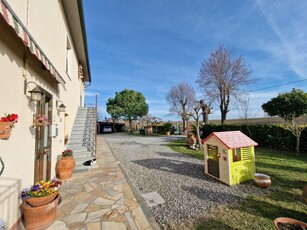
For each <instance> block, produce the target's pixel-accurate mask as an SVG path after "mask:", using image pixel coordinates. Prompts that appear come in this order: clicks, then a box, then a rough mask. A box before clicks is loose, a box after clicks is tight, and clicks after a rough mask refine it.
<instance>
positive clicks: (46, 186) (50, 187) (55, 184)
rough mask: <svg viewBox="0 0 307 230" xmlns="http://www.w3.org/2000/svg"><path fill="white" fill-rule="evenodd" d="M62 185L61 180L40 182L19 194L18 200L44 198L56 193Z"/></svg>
mask: <svg viewBox="0 0 307 230" xmlns="http://www.w3.org/2000/svg"><path fill="white" fill-rule="evenodd" d="M61 184H62V181H61V180H58V179H55V178H54V179H52V180H50V181H44V180H41V181H39V182H36V183H35V184H34V185H32V186H31V187H30V188H25V189H23V190H22V191H21V193H20V198H21V199H22V200H25V199H27V198H30V197H45V196H49V195H51V194H53V193H56V192H57V191H58V190H59V188H60V186H61Z"/></svg>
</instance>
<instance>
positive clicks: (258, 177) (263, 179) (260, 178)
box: [254, 173, 272, 188]
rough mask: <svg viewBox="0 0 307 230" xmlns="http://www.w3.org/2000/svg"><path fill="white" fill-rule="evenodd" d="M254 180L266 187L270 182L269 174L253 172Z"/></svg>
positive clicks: (260, 185) (259, 185) (258, 184)
mask: <svg viewBox="0 0 307 230" xmlns="http://www.w3.org/2000/svg"><path fill="white" fill-rule="evenodd" d="M254 182H255V184H256V185H257V186H258V187H261V188H268V187H269V186H270V185H271V184H272V182H271V178H270V176H268V175H266V174H263V173H255V175H254Z"/></svg>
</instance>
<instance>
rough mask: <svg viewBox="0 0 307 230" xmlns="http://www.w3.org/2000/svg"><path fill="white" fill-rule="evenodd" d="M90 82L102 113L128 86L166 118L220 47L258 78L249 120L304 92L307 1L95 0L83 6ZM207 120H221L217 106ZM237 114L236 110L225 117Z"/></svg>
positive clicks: (88, 94)
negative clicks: (184, 85) (283, 95)
mask: <svg viewBox="0 0 307 230" xmlns="http://www.w3.org/2000/svg"><path fill="white" fill-rule="evenodd" d="M83 4H84V13H85V21H86V30H87V41H88V49H89V58H90V68H91V75H92V84H91V86H89V87H88V88H87V90H86V104H87V105H93V103H94V101H95V98H94V95H96V94H97V95H98V105H99V112H100V114H101V115H102V116H103V117H105V116H106V117H109V115H108V114H107V113H106V111H105V104H106V101H107V99H108V98H110V97H114V96H115V92H119V91H121V90H123V89H125V88H127V89H133V90H136V91H139V92H142V93H143V94H144V96H145V97H146V100H147V103H148V104H149V113H150V114H151V115H153V116H157V117H160V118H162V119H164V120H179V117H177V116H171V115H169V105H168V104H167V102H166V100H165V95H166V93H167V92H168V90H169V89H170V87H171V86H174V85H177V84H179V83H180V82H182V81H188V82H189V83H190V84H191V85H192V86H193V87H194V89H195V91H196V93H197V97H198V98H199V99H201V98H203V95H202V93H201V90H200V89H199V88H198V85H197V84H196V83H195V81H196V79H197V76H198V73H199V70H200V66H201V63H202V61H203V60H205V59H207V58H208V57H209V55H210V52H211V51H212V50H214V49H216V48H217V47H218V46H219V45H220V44H224V45H225V46H226V47H228V48H232V49H233V50H234V51H235V53H236V54H238V55H243V57H244V59H245V61H246V63H247V64H250V65H251V66H252V69H253V76H254V77H256V78H259V79H260V80H259V81H258V82H256V83H254V84H253V85H251V86H250V89H251V90H257V89H262V88H266V87H270V86H275V85H282V84H287V83H289V82H294V81H300V82H297V83H293V84H287V85H282V86H278V87H273V88H269V89H264V90H258V91H254V92H251V93H250V106H249V108H250V113H249V117H263V116H264V112H263V111H262V109H261V105H262V104H263V103H265V102H267V101H268V100H270V98H272V97H275V96H277V95H278V93H280V92H288V91H291V89H292V88H299V89H303V90H304V91H307V81H306V80H307V30H306V25H307V14H306V10H307V1H303V0H301V1H291V0H280V1H276V0H232V1H228V0H214V1H213V0H212V1H209V0H179V1H178V0H152V1H144V0H133V1H128V0H104V1H100V0H91V1H83ZM213 111H214V113H213V114H211V115H210V116H209V119H220V111H219V109H218V106H217V105H216V106H214V108H213ZM238 117H240V114H239V112H238V110H237V109H236V107H235V106H234V105H233V104H232V105H231V107H230V112H229V113H228V114H227V118H229V119H231V118H238Z"/></svg>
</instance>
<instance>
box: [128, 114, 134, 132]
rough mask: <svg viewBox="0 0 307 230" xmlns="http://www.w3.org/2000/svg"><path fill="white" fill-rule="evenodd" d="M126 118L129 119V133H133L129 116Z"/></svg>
mask: <svg viewBox="0 0 307 230" xmlns="http://www.w3.org/2000/svg"><path fill="white" fill-rule="evenodd" d="M128 119H129V127H130V133H133V132H132V119H131V117H129V118H128Z"/></svg>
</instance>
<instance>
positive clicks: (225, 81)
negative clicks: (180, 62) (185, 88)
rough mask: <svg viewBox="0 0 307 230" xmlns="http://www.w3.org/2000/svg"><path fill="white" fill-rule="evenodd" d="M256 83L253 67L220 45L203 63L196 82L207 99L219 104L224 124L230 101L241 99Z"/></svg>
mask: <svg viewBox="0 0 307 230" xmlns="http://www.w3.org/2000/svg"><path fill="white" fill-rule="evenodd" d="M255 81H256V79H255V78H253V77H252V70H251V66H250V65H246V64H245V62H244V59H243V57H242V56H239V57H235V56H234V54H233V51H232V50H230V49H226V48H225V47H224V45H220V47H219V48H218V49H217V50H214V51H212V52H211V55H210V57H209V58H208V59H207V60H204V61H203V63H202V66H201V69H200V73H199V76H198V79H197V81H196V82H197V83H198V85H199V87H200V89H201V90H202V91H203V92H204V94H205V96H206V98H209V99H210V101H212V102H218V103H219V106H220V111H221V123H222V124H224V122H225V120H226V115H227V113H228V112H229V109H228V108H229V103H230V99H231V98H233V99H234V100H237V99H238V98H240V96H241V95H242V93H244V92H245V87H246V86H247V85H249V84H251V83H253V82H255Z"/></svg>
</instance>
